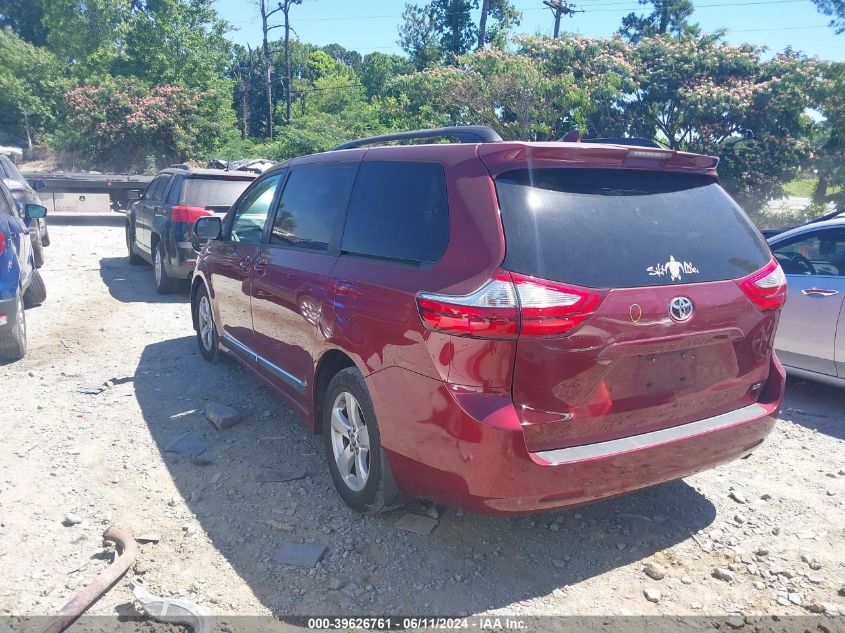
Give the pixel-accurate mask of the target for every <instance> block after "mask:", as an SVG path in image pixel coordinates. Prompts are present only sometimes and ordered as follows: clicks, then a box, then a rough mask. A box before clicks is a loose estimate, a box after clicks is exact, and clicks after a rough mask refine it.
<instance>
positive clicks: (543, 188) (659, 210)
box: [496, 169, 771, 288]
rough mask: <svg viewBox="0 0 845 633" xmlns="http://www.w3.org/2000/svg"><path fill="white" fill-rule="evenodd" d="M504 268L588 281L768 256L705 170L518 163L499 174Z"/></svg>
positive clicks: (716, 272) (742, 266)
mask: <svg viewBox="0 0 845 633" xmlns="http://www.w3.org/2000/svg"><path fill="white" fill-rule="evenodd" d="M496 191H497V193H498V196H499V207H500V209H501V214H502V222H503V224H504V228H505V238H506V240H507V255H506V257H505V262H504V267H505V268H506V269H508V270H511V271H513V272H519V273H524V274H527V275H533V276H536V277H542V278H544V279H549V280H553V281H561V282H568V283H572V284H577V285H580V286H587V287H591V288H636V287H640V286H666V285H672V284H678V283H699V282H704V281H720V280H724V279H736V278H739V277H743V276H745V275H747V274H749V273H751V272H754V271H755V270H758V269H760V268H762V267H763V266H765V265H766V263H768V261H769V259H770V258H771V254H770V252H769V248H768V246H767V244H766V242H765V241H764V240H763V238H762V237H761V236H760V234H759V232H758V231H757V229H756V228H755V227H754V225H753V224H752V223H751V221H750V220H749V219H748V217H747V216H746V215H745V213H744V212H743V211H742V209H740V208H739V206H737V204H736V203H735V202H734V201H733V200H732V199H731V198H730V197H729V196H728V195H727V193H725V191H724V190H723V189H722V188H721V187H720V186H719V185H718V184H717V183H716V182H715V181H714V180H713V179H712V178H709V177H707V176H700V175H693V174H677V173H665V172H647V171H635V170H614V169H534V170H527V169H526V170H517V171H511V172H507V173H504V174H502V175H501V176H499V177H498V178H497V179H496Z"/></svg>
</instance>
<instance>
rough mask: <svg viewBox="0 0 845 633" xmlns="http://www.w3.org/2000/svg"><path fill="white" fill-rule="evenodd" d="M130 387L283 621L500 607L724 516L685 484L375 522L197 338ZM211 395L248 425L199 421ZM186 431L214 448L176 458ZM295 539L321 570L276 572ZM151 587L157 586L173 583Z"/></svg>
mask: <svg viewBox="0 0 845 633" xmlns="http://www.w3.org/2000/svg"><path fill="white" fill-rule="evenodd" d="M134 381H135V392H136V397H137V399H138V403H139V405H140V408H141V412H142V414H143V417H144V420H145V422H146V424H147V425H148V427H149V432H150V433H151V435H152V437H153V438H154V439H155V441H156V443H157V444H158V447H159V450H160V451H161V454H162V459H163V462H164V463H165V464H166V465H167V468H168V470H169V472H170V474H171V476H172V478H173V480H174V481H175V483H176V485H177V486H178V488H179V491H180V493H181V495H182V498H183V499H184V500H185V503H186V504H187V506H188V507H189V509H190V510H191V512H193V513H194V514H195V515H196V516H197V519H198V521H199V524H200V526H199V527H200V528H201V530H203V531H204V532H205V533H206V534H207V535H208V537H209V538H210V540H211V541H212V543H213V545H214V547H215V548H216V549H217V550H218V551H219V552H220V554H222V555H223V556H224V557H225V559H226V560H227V561H228V563H229V564H231V566H232V567H233V569H234V570H235V571H236V572H237V574H238V575H239V576H240V577H241V578H242V579H243V581H244V582H246V583H247V584H248V585H249V587H250V589H251V590H252V592H254V594H255V595H256V596H257V597H258V599H259V600H261V602H262V603H263V604H264V605H265V606H266V607H268V608H269V609H272V611H273V612H274V613H275V614H276V615H278V616H284V615H315V614H324V615H327V614H356V613H357V614H373V613H378V614H386V613H403V614H409V613H417V614H422V613H429V614H431V613H441V614H458V613H473V612H478V611H483V610H486V609H495V608H498V607H503V606H505V605H508V604H510V603H513V602H515V601H521V600H526V599H531V598H535V597H540V596H546V595H548V594H550V593H552V592H554V591H555V590H557V589H561V588H564V587H565V586H566V585H571V584H575V583H578V582H580V581H583V580H585V579H587V578H591V577H594V576H597V575H600V574H603V573H604V572H607V571H608V570H611V569H614V568H617V567H620V566H624V565H628V564H631V563H637V562H638V561H641V560H642V559H645V558H647V557H648V556H650V555H651V554H653V553H655V552H656V551H659V550H664V549H666V548H669V547H671V546H672V545H675V544H677V543H679V542H681V541H684V540H686V539H688V538H689V536H690V533H694V532H697V531H699V530H701V529H702V528H705V527H706V526H708V525H709V524H711V523H712V522H713V520H714V518H715V515H716V512H715V508H714V506H713V505H712V504H711V503H710V501H708V500H707V499H706V498H705V497H703V496H702V495H700V494H699V493H698V492H697V491H696V490H694V489H693V488H692V487H690V486H689V485H687V484H686V483H684V482H682V481H676V482H671V483H668V484H664V485H661V486H657V487H655V488H652V489H649V490H644V491H641V492H638V493H636V494H632V495H627V496H623V497H619V498H616V499H611V500H608V501H604V502H601V503H596V504H593V505H590V506H585V507H582V508H577V509H570V510H567V511H563V512H555V513H553V514H545V515H538V516H533V517H510V518H501V517H498V518H496V517H485V516H477V515H463V514H459V513H457V512H455V511H453V510H446V509H441V511H440V519H439V524H438V526H437V527H436V529H435V530H434V531H433V532H431V533H430V534H428V535H419V534H415V533H410V532H405V531H402V530H399V529H398V528H397V527H396V522H397V520H398V519H399V517H401V516H402V515H403V514H404V513H405V512H407V511H409V510H410V511H415V512H420V513H423V512H424V511H425V506H423V505H422V504H421V503H417V502H412V503H409V504H408V505H407V506H405V507H404V508H400V509H399V510H395V511H393V512H390V513H387V514H382V515H377V516H361V515H358V514H355V513H353V512H351V511H350V510H349V509H348V508H347V507H346V506H344V505H343V502H342V501H341V499H340V498H339V497H338V496H337V494H336V493H335V492H334V489H333V488H332V483H331V479H330V477H329V476H328V473H327V469H326V467H325V464H324V458H323V452H322V451H323V449H322V442H321V441H320V438H319V437H314V436H312V435H311V434H310V433H309V432H308V431H307V430H306V429H305V427H304V426H302V425H301V424H299V422H298V421H297V420H296V419H295V418H294V416H293V414H292V413H291V412H290V410H288V409H287V407H286V406H285V405H283V404H282V403H281V402H280V401H279V400H276V399H275V398H274V397H272V396H271V395H270V394H269V392H268V391H267V390H266V389H265V388H264V387H263V386H261V385H260V384H259V382H258V381H257V379H255V378H253V377H252V376H251V375H249V374H248V372H246V371H244V370H243V369H241V368H240V367H239V366H238V365H236V364H235V363H234V362H222V363H219V364H210V363H207V362H206V361H205V360H203V359H202V357H201V356H200V355H199V354H198V352H197V347H196V341H195V339H194V338H193V337H183V338H178V339H173V340H168V341H162V342H161V343H156V344H153V345H149V346H148V347H146V348H145V350H144V352H143V354H142V356H141V360H140V363H139V365H138V368H137V371H136V372H135V377H134ZM209 400H215V401H219V402H222V403H224V404H228V405H231V406H236V407H238V408H240V409H241V410H243V411H244V412H245V415H244V420H243V421H242V422H241V423H240V424H238V425H237V426H234V427H232V428H229V429H228V430H225V431H222V432H218V431H216V430H215V429H214V428H213V427H212V426H211V425H210V424H209V423H208V422H207V421H206V419H205V417H204V414H203V408H204V405H205V404H206V402H208V401H209ZM188 432H193V439H194V440H196V439H200V441H201V442H202V441H205V442H207V450H206V451H205V452H204V453H202V454H201V455H199V456H198V457H194V458H191V457H184V456H180V455H176V454H173V453H169V452H166V448H167V447H168V446H169V445H170V444H171V442H173V441H174V440H175V439H177V438H179V437H181V436H183V435H184V434H186V433H188ZM292 466H301V467H303V468H304V470H305V471H306V473H307V476H306V477H305V478H304V479H300V480H297V481H290V482H285V483H279V482H275V483H257V482H256V478H257V477H258V476H260V475H261V474H262V473H266V472H267V471H274V470H275V471H282V470H285V469H286V467H292ZM164 502H165V500H164V499H162V500H152V501H149V503H164ZM180 505H181V504H180ZM552 523H554V525H553V527H550V524H552ZM176 529H177V530H178V527H177V528H176ZM175 538H177V539H181V538H182V537H181V535H179V536H176V537H175ZM286 542H294V543H309V542H314V543H318V544H321V545H325V546H326V547H327V550H326V553H325V555H324V556H323V559H322V562H321V566H320V567H319V568H318V569H317V570H313V569H305V570H300V569H296V568H293V567H287V566H285V565H281V564H276V563H273V562H272V560H271V559H272V557H273V554H274V553H275V552H276V551H277V550H278V549H279V548H280V547H281V546H282V545H284V544H285V543H286ZM157 559H158V560H159V561H161V555H160V554H157ZM185 564H190V565H194V566H199V565H200V562H199V561H197V560H184V561H183V560H174V561H173V565H174V568H176V566H179V565H185ZM204 564H205V565H209V564H214V562H213V561H205V562H204ZM149 580H150V581H153V582H154V584H156V585H158V586H161V585H162V584H164V585H167V583H168V580H169V579H168V578H156V579H149ZM171 582H172V581H171ZM211 584H213V583H211ZM221 591H224V592H225V588H222V590H221ZM558 593H559V592H558Z"/></svg>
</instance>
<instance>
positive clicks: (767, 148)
mask: <svg viewBox="0 0 845 633" xmlns="http://www.w3.org/2000/svg"><path fill="white" fill-rule="evenodd" d="M306 1H307V2H319V1H320V0H306ZM814 1H815V2H816V4H817V5H818V7H819V10H820V11H821V12H823V13H825V14H826V15H828V16H830V18H831V20H832V27H833V28H835V29H838V30H839V31H842V30H843V27H845V22H844V21H843V20H845V15H844V12H845V7H843V3H842V1H841V0H814ZM537 2H538V5H539V4H540V0H537ZM640 3H641V4H642V5H643V7H642V10H641V12H639V13H637V12H634V13H631V14H630V15H627V16H625V17H624V18H623V20H622V23H621V24H620V26H619V31H618V33H617V35H615V36H614V37H612V38H605V39H597V38H585V37H581V36H575V35H568V34H564V35H563V36H561V37H560V38H558V39H551V38H548V37H541V36H526V35H515V33H514V32H515V29H516V28H517V27H518V25H519V24H520V21H521V18H522V16H521V15H520V13H519V12H518V11H517V10H516V9H515V8H514V6H513V5H512V4H511V2H509V1H508V0H429V1H428V2H426V3H417V4H414V3H408V4H406V6H405V12H404V15H403V22H402V25H401V26H400V29H399V31H398V33H397V40H398V44H399V45H400V46H401V48H402V49H403V50H404V52H405V55H392V54H385V53H378V52H377V53H370V54H367V55H363V56H362V55H361V54H360V53H358V52H357V51H354V50H349V49H347V48H345V47H344V46H342V45H341V44H331V45H328V46H315V45H312V44H308V43H305V42H300V41H298V40H297V39H293V40H292V41H291V43H290V50H289V53H290V81H289V82H287V81H285V80H286V77H287V75H286V67H285V64H284V56H283V54H282V42H281V41H276V42H272V43H271V46H270V49H271V50H272V56H271V58H270V61H271V63H270V66H271V67H270V91H271V97H272V103H273V111H272V112H270V113H269V114H270V116H271V117H272V120H273V123H274V126H273V129H274V133H273V136H272V138H267V133H266V131H267V121H268V102H267V99H266V92H265V81H266V74H265V68H264V65H263V61H262V57H261V51H260V49H261V43H260V42H256V43H255V44H254V45H250V46H242V45H239V44H233V43H232V42H230V41H229V40H228V39H227V37H226V33H227V32H228V29H229V26H228V25H227V24H226V23H225V22H224V21H223V20H221V19H220V17H219V16H218V15H217V13H216V12H215V10H214V8H213V3H212V0H84V1H80V0H28V2H20V1H19V0H0V142H6V143H15V144H20V145H24V146H27V147H29V146H32V147H35V148H39V147H41V148H49V149H51V150H53V151H55V152H59V153H60V154H61V155H62V156H63V158H64V160H65V162H67V163H69V165H68V166H72V167H76V168H97V169H101V170H106V169H110V170H127V171H132V170H141V169H144V168H150V169H154V168H155V167H162V166H164V165H167V164H169V163H172V162H177V161H182V160H185V159H194V160H205V159H208V158H212V157H222V158H230V159H235V158H242V157H247V156H265V157H269V158H273V159H284V158H288V157H291V156H295V155H298V154H303V153H309V152H315V151H321V150H325V149H328V148H330V147H332V146H334V145H336V144H338V143H340V142H342V141H344V140H347V139H349V138H353V137H358V136H364V135H370V134H379V133H384V132H388V131H393V130H406V129H415V128H421V127H432V126H439V125H450V124H485V125H490V126H492V127H494V128H495V129H496V130H497V131H498V132H499V133H500V134H501V135H502V136H503V137H504V138H510V139H525V140H554V139H557V138H560V137H562V136H563V135H565V134H566V133H567V132H569V131H570V130H572V129H575V128H577V129H579V130H580V131H581V132H582V134H583V135H584V136H585V137H589V136H626V135H627V136H641V137H646V138H650V139H655V140H657V141H658V142H660V143H663V144H665V145H667V146H669V147H671V148H673V149H679V150H688V151H695V152H704V153H708V154H713V155H716V156H719V157H720V159H721V166H720V173H721V176H722V179H723V182H724V184H725V186H726V187H727V188H728V189H729V190H730V191H731V193H732V194H733V195H734V196H736V197H737V198H738V199H739V200H740V202H741V203H743V204H744V205H745V206H746V207H747V208H748V209H749V210H751V211H754V210H756V209H759V208H761V207H762V206H763V205H765V203H766V202H767V201H769V200H771V199H773V198H776V197H779V196H781V195H782V194H783V188H782V187H783V184H784V183H785V182H788V181H789V180H791V179H793V178H795V177H796V176H798V175H800V174H807V173H813V172H814V173H817V174H818V177H817V185H816V190H815V192H814V199H815V202H816V203H818V204H824V203H828V202H831V201H833V202H835V203H837V204H841V205H845V193H843V191H845V187H843V184H845V167H843V159H845V96H844V95H845V64H842V63H834V62H827V61H823V60H820V59H817V58H811V57H807V56H805V55H803V54H801V53H800V52H797V51H793V50H786V51H782V52H772V51H766V50H764V49H762V48H760V47H757V46H753V45H750V44H748V45H741V46H735V45H730V44H727V43H726V42H725V41H724V40H723V38H722V34H721V33H714V34H703V33H702V32H701V31H700V29H699V27H698V25H697V24H695V22H694V21H693V20H694V9H695V7H694V2H693V0H640ZM256 11H257V9H256ZM480 13H481V14H483V15H484V18H483V19H479V14H480ZM291 16H293V17H291V20H292V21H294V23H295V12H291ZM481 23H483V24H484V25H485V26H484V28H483V29H480V28H479V27H480V25H481ZM272 33H276V31H272ZM288 86H289V90H290V95H291V100H292V102H293V112H292V115H293V116H292V120H291V123H290V124H289V125H287V124H286V121H285V117H284V112H282V110H284V108H283V107H282V108H278V107H277V106H278V105H279V104H283V103H284V100H285V97H286V96H287V93H286V92H285V91H286V90H287V89H288ZM811 170H813V172H811Z"/></svg>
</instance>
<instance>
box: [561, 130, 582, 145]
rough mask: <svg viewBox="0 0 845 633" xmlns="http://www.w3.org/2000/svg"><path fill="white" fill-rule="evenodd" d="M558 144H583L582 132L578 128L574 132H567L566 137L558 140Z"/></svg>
mask: <svg viewBox="0 0 845 633" xmlns="http://www.w3.org/2000/svg"><path fill="white" fill-rule="evenodd" d="M557 142H558V143H580V142H581V132H580V131H579V130H578V128H575V129H574V130H570V131H569V132H567V134H566V136H564V137H563V138H559V139H558V140H557Z"/></svg>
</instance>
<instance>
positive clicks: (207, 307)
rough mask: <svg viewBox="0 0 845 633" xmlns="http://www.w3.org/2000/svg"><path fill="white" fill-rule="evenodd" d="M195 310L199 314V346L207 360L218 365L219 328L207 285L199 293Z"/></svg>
mask: <svg viewBox="0 0 845 633" xmlns="http://www.w3.org/2000/svg"><path fill="white" fill-rule="evenodd" d="M194 301H195V304H194V305H195V308H194V309H195V310H196V312H197V344H198V345H199V348H200V354H202V356H203V358H205V360H207V361H209V362H211V363H216V362H217V360H218V359H219V358H220V341H219V339H218V337H217V328H216V327H215V325H214V313H213V312H212V310H211V299H209V298H208V291H207V290H206V289H205V285H203V286H201V287H200V289H199V290H198V291H197V295H196V298H195V299H194Z"/></svg>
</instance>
